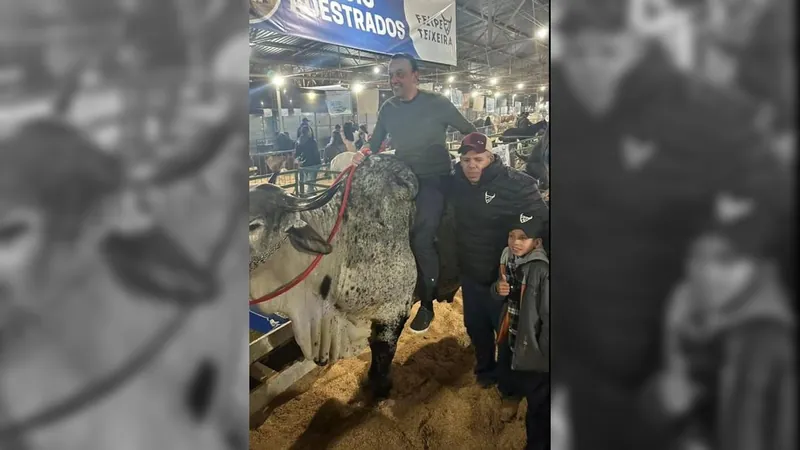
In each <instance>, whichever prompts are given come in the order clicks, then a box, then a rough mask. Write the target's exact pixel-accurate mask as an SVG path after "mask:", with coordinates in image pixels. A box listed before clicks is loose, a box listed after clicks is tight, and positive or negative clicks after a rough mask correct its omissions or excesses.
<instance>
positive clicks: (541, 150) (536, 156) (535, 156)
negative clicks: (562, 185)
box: [525, 127, 550, 191]
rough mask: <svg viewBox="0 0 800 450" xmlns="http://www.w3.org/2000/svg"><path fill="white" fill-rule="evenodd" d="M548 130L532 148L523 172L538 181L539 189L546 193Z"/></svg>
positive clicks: (547, 186)
mask: <svg viewBox="0 0 800 450" xmlns="http://www.w3.org/2000/svg"><path fill="white" fill-rule="evenodd" d="M549 157H550V128H549V127H548V128H547V129H546V131H545V132H544V136H542V138H541V140H540V141H539V143H538V144H536V146H534V148H533V151H532V152H531V155H530V156H529V157H528V161H527V162H526V164H525V171H526V172H527V173H528V175H530V176H532V177H533V178H535V179H536V180H538V181H539V189H541V190H543V191H546V190H547V189H549V188H550V173H549V169H548V166H549V165H550V161H549Z"/></svg>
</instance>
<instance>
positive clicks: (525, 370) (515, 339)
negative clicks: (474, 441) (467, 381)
mask: <svg viewBox="0 0 800 450" xmlns="http://www.w3.org/2000/svg"><path fill="white" fill-rule="evenodd" d="M547 232H548V229H547V222H545V221H543V220H539V219H534V218H533V213H521V214H520V215H519V217H518V218H516V220H515V221H514V223H513V225H512V226H511V230H510V231H509V233H508V247H506V248H505V249H504V250H503V254H502V256H501V257H500V279H499V280H498V281H497V282H496V283H494V284H493V285H492V290H491V292H492V295H493V296H494V298H495V300H497V301H499V302H505V305H506V312H505V314H503V321H502V323H501V327H500V332H499V333H498V337H497V345H498V346H499V348H498V365H499V366H500V369H501V370H508V371H509V372H508V376H509V380H510V384H513V385H514V386H515V389H516V391H517V392H518V393H519V394H521V395H522V396H524V397H526V398H527V400H528V412H527V414H526V415H525V430H526V434H527V441H528V443H527V445H526V446H525V449H526V450H534V449H536V450H549V449H550V373H549V372H550V263H549V260H548V258H547V252H546V251H545V250H544V247H543V240H542V237H543V236H544V235H545V234H547ZM518 408H519V399H516V398H513V397H512V398H508V399H505V400H504V402H503V420H505V421H508V420H511V419H512V418H513V417H514V415H515V414H516V412H517V409H518Z"/></svg>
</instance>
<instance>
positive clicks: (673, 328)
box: [645, 211, 796, 450]
mask: <svg viewBox="0 0 800 450" xmlns="http://www.w3.org/2000/svg"><path fill="white" fill-rule="evenodd" d="M758 216H759V215H758V213H757V211H753V212H750V213H749V214H748V216H747V217H744V218H735V219H734V220H733V221H730V222H726V221H723V220H720V221H718V223H717V224H715V226H714V227H713V229H711V230H709V232H707V233H704V234H703V235H702V236H701V237H700V238H699V239H698V240H697V241H696V242H695V243H694V244H693V246H692V249H691V252H690V256H689V261H688V264H687V267H686V274H685V278H684V280H682V281H681V282H680V283H679V284H678V286H677V288H676V289H675V290H674V291H673V295H672V296H671V298H670V300H669V302H668V309H667V311H668V314H667V320H666V326H665V355H664V366H663V368H662V370H661V372H660V373H659V374H657V375H656V376H655V377H654V380H653V382H652V384H651V386H652V388H651V389H650V397H649V399H648V400H649V401H650V402H652V403H651V404H652V405H653V407H652V408H650V410H651V414H652V415H651V419H652V420H654V421H655V423H656V424H658V425H660V426H661V427H662V428H664V429H670V428H674V429H677V430H678V439H677V440H676V441H677V442H676V445H675V447H674V448H675V450H690V449H692V448H708V449H717V448H718V449H725V450H746V449H760V450H784V449H794V448H796V446H795V437H794V433H795V427H796V425H795V424H796V422H795V421H794V420H792V417H791V415H790V414H787V412H788V411H792V410H793V409H794V402H795V401H796V397H795V396H794V395H792V393H793V392H794V387H795V382H796V379H795V375H794V367H795V365H794V349H793V335H794V318H793V315H792V313H791V307H790V306H789V300H788V298H787V296H786V293H785V290H784V288H783V286H782V285H781V283H780V281H779V278H778V273H777V270H776V267H775V264H774V263H773V262H772V261H770V260H769V259H767V258H765V256H766V255H765V254H764V253H763V251H762V250H761V248H762V246H761V244H762V243H763V241H764V240H766V239H768V236H767V235H766V233H761V234H759V235H756V234H753V230H757V229H762V230H763V232H767V231H768V230H767V229H766V228H764V227H763V224H758V222H759V217H758ZM754 222H755V223H754ZM723 370H725V372H726V378H727V379H724V380H722V379H719V377H718V374H719V373H722V371H723ZM757 380H762V381H761V382H757ZM645 398H647V397H645ZM764 418H769V419H768V420H764ZM693 445H694V446H695V447H692V446H693Z"/></svg>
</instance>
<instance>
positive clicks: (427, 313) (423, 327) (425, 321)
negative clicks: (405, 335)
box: [410, 305, 433, 333]
mask: <svg viewBox="0 0 800 450" xmlns="http://www.w3.org/2000/svg"><path fill="white" fill-rule="evenodd" d="M431 322H433V311H431V310H429V309H428V308H426V307H424V306H422V305H420V307H419V311H417V315H416V317H414V320H412V321H411V326H410V328H411V331H413V332H414V333H424V332H426V331H428V328H430V326H431Z"/></svg>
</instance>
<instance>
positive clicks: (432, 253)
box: [353, 54, 476, 333]
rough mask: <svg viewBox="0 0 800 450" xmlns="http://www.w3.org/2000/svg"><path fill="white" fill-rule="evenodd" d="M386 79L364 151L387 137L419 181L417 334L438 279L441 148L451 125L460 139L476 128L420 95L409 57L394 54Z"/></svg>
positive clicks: (444, 155)
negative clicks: (385, 94)
mask: <svg viewBox="0 0 800 450" xmlns="http://www.w3.org/2000/svg"><path fill="white" fill-rule="evenodd" d="M389 76H390V83H391V85H392V92H393V93H394V97H392V98H390V99H389V100H387V101H386V102H385V103H384V104H383V106H381V109H380V111H379V112H378V121H377V123H376V124H375V130H374V131H373V133H372V137H371V138H370V140H369V144H368V145H367V146H366V147H367V150H368V151H373V152H376V151H378V149H380V148H381V143H382V142H383V140H384V139H385V138H386V136H387V135H388V134H390V133H391V135H392V146H393V147H394V148H395V149H396V156H397V157H398V158H399V159H400V160H402V161H403V162H404V163H406V164H408V165H409V167H410V168H411V170H412V171H413V172H414V174H415V175H416V176H417V179H418V181H419V192H418V194H417V197H416V205H417V208H416V216H415V217H414V225H413V227H412V230H411V249H412V250H413V252H414V256H415V257H416V259H417V268H418V270H419V276H418V277H417V280H418V289H417V290H418V295H419V298H420V300H421V304H420V308H419V310H418V311H417V315H416V317H414V320H412V322H411V326H410V328H411V330H412V331H413V332H418V333H422V332H425V331H427V330H428V327H430V324H431V321H433V317H434V314H433V300H434V297H436V285H437V283H438V280H439V255H438V253H437V251H436V246H435V243H434V240H435V237H436V233H437V232H438V230H439V222H440V221H441V218H442V213H443V212H444V200H445V197H444V193H443V186H442V183H443V180H446V179H448V178H449V174H450V171H451V169H452V163H451V160H450V153H449V152H448V151H447V147H446V146H445V142H446V139H447V128H448V127H450V126H452V127H453V128H455V129H456V130H458V131H459V132H461V133H463V134H468V133H472V132H474V131H476V128H475V127H474V126H473V125H472V124H471V123H470V122H469V121H468V120H467V119H465V118H464V116H462V115H461V113H460V112H458V110H457V109H456V107H455V106H453V103H452V102H451V101H450V100H448V99H447V97H445V96H443V95H441V94H436V93H433V92H424V91H420V90H419V86H418V84H419V66H418V64H417V60H416V59H414V57H413V56H411V55H408V54H398V55H394V56H393V57H392V60H391V62H390V63H389ZM363 159H364V155H363V154H362V153H361V152H359V153H357V154H356V155H355V158H353V163H354V164H359V163H360V162H361V161H362V160H363Z"/></svg>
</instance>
